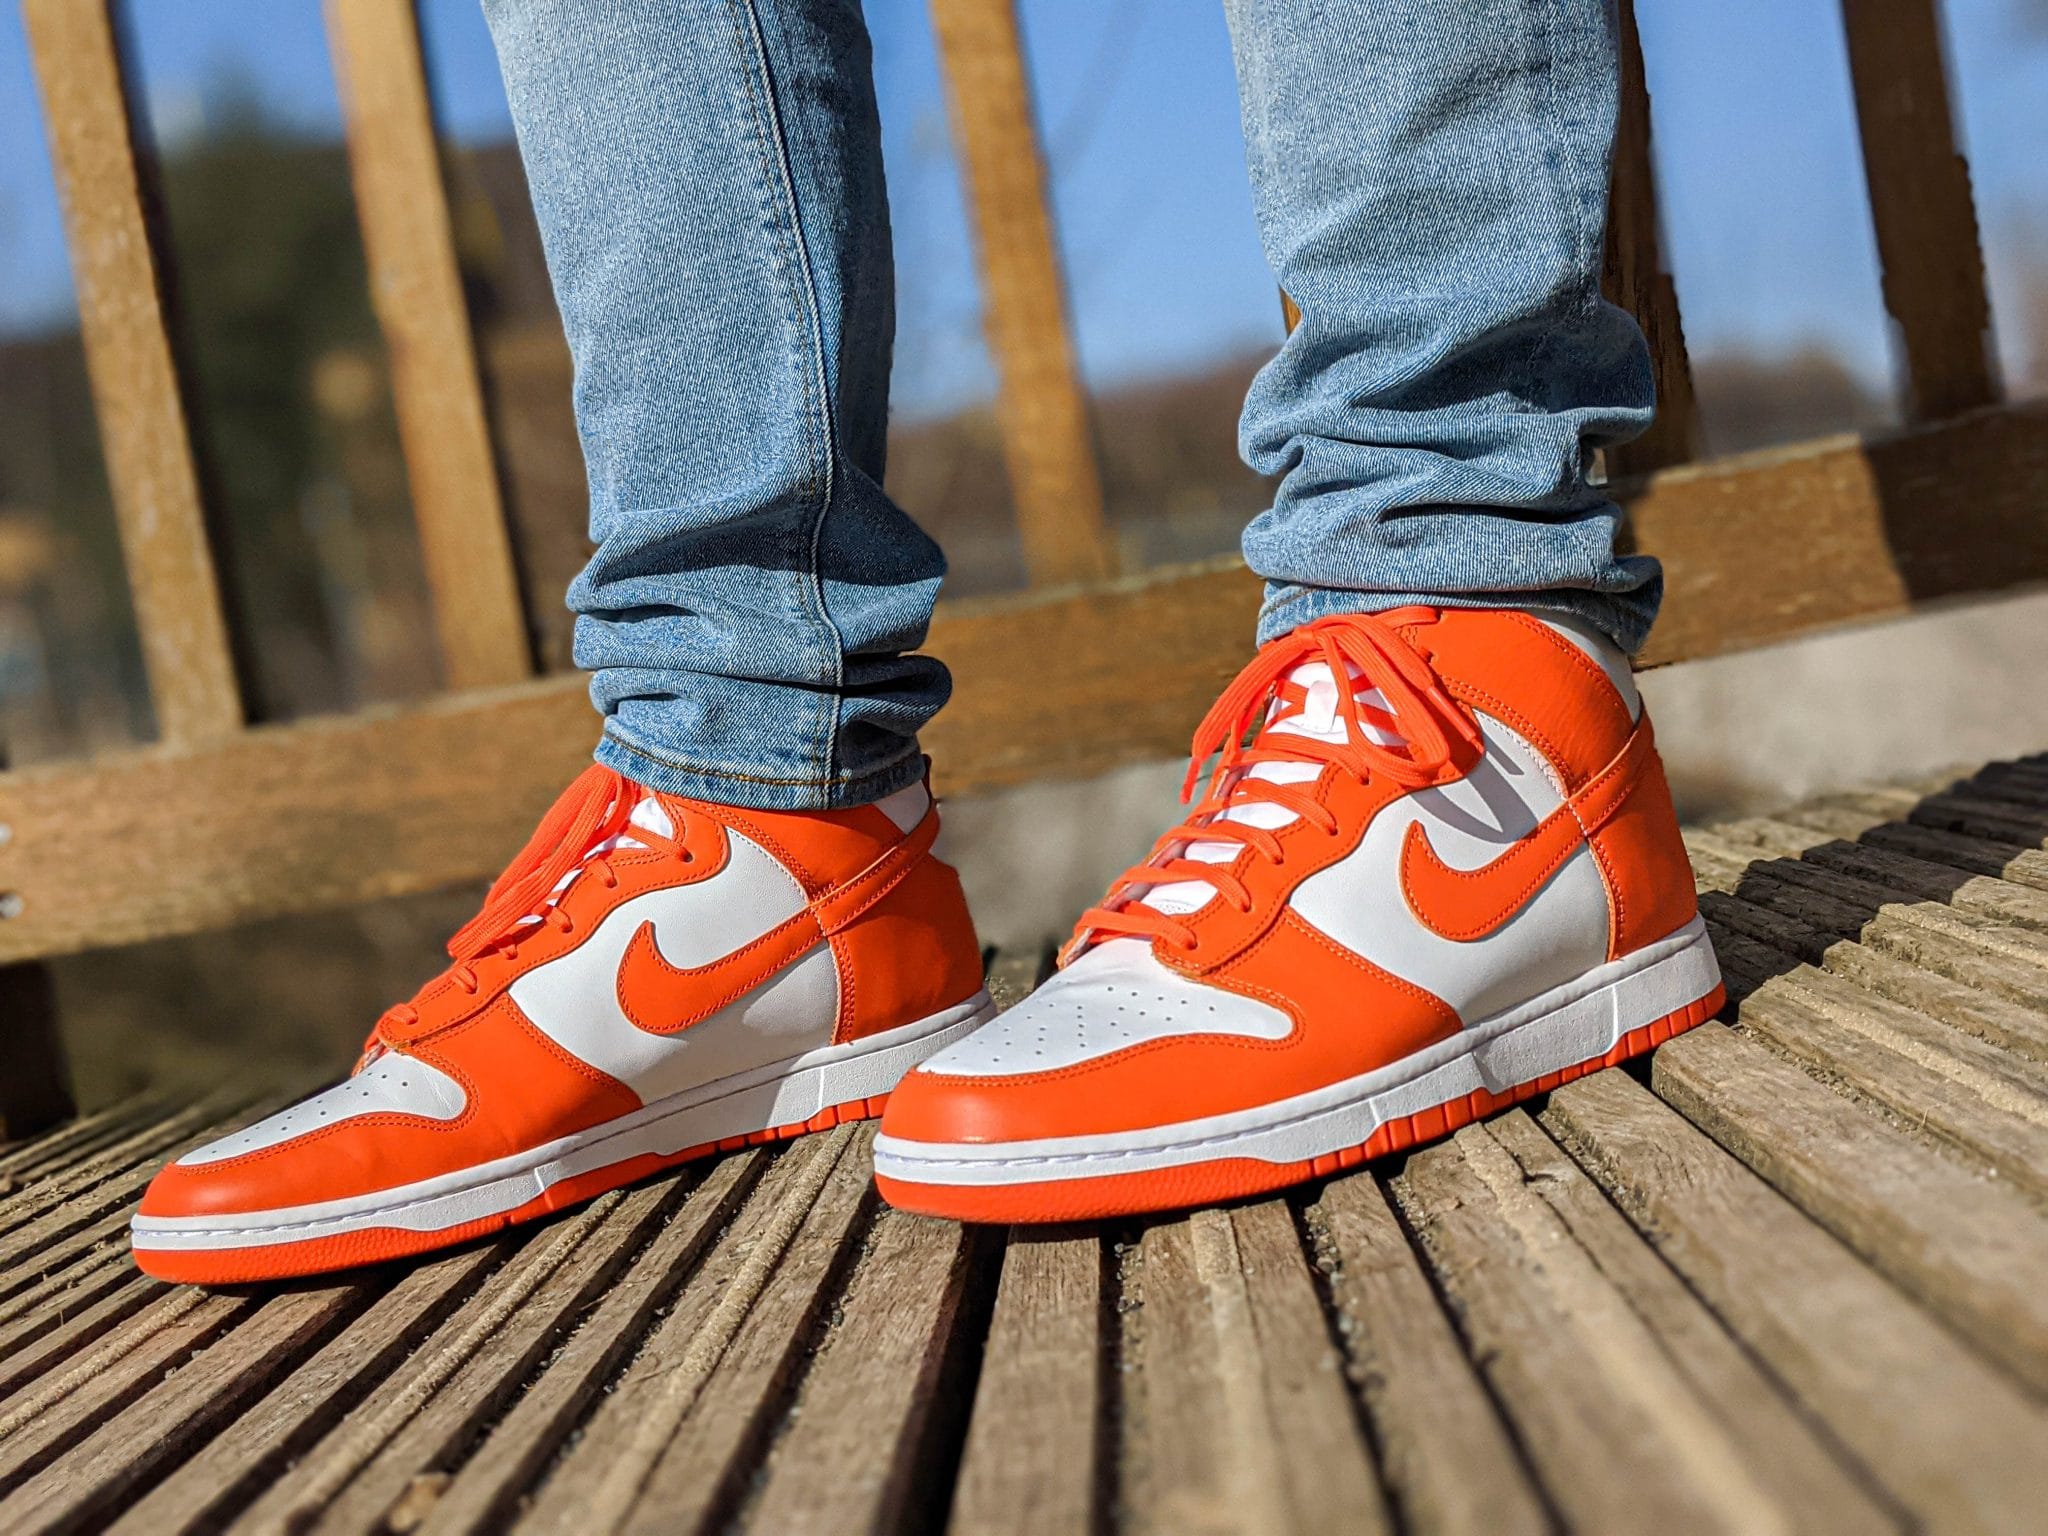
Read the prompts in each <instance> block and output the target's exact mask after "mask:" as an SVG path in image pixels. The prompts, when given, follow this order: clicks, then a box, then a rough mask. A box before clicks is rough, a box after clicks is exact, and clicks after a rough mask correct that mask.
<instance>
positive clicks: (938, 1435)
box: [744, 1208, 996, 1536]
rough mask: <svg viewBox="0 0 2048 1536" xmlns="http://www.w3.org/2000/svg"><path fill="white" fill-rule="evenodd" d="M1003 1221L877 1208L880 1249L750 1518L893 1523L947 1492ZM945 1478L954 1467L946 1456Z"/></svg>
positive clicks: (940, 1502) (936, 1506)
mask: <svg viewBox="0 0 2048 1536" xmlns="http://www.w3.org/2000/svg"><path fill="white" fill-rule="evenodd" d="M993 1236H994V1234H992V1233H988V1232H986V1231H984V1230H982V1229H978V1228H972V1227H963V1226H960V1225H959V1224H958V1223H955V1222H945V1221H932V1220H928V1219H926V1218H924V1217H920V1216H909V1215H905V1214H904V1213H902V1212H900V1211H892V1210H888V1209H886V1208H885V1209H883V1210H881V1211H879V1212H878V1213H877V1214H876V1217H875V1222H874V1226H873V1228H872V1230H871V1231H870V1233H869V1235H868V1242H867V1251H866V1252H865V1253H864V1254H863V1255H862V1256H861V1259H860V1263H859V1266H858V1268H856V1269H855V1271H854V1274H853V1277H852V1279H851V1280H850V1281H849V1283H848V1286H847V1290H846V1294H845V1297H844V1299H843V1300H842V1301H841V1302H840V1303H839V1305H838V1307H837V1308H836V1309H835V1312H836V1314H837V1317H838V1321H837V1322H836V1324H835V1325H834V1326H833V1327H832V1328H831V1330H830V1332H829V1333H827V1335H826V1336H825V1339H824V1341H823V1342H822V1344H820V1345H819V1347H818V1350H817V1353H816V1354H815V1356H814V1357H813V1359H812V1360H811V1362H810V1365H809V1368H808V1370H807V1371H806V1372H805V1375H804V1378H803V1382H802V1384H801V1387H800V1389H799V1391H798V1394H797V1398H796V1401H795V1403H794V1404H793V1405H792V1406H791V1409H790V1413H789V1418H788V1420H787V1424H786V1428H785V1429H784V1431H783V1433H782V1435H781V1437H780V1438H779V1439H778V1440H777V1441H776V1443H775V1446H774V1448H773V1450H772V1451H771V1453H770V1454H769V1456H768V1458H767V1460H766V1462H765V1464H764V1465H763V1466H762V1469H761V1473H760V1477H759V1479H758V1481H757V1487H756V1490H755V1492H754V1495H753V1498H752V1500H751V1501H750V1504H749V1506H748V1508H747V1509H746V1512H745V1518H744V1524H745V1528H746V1529H748V1530H751V1531H759V1532H762V1533H764V1536H782V1533H785V1532H788V1533H791V1536H797V1533H810V1536H839V1533H842V1532H845V1531H893V1530H903V1529H906V1528H909V1527H911V1526H913V1525H916V1524H920V1523H927V1522H929V1521H930V1520H932V1519H933V1517H935V1516H936V1515H937V1514H938V1513H939V1512H941V1511H943V1510H944V1508H945V1505H946V1502H947V1501H946V1499H945V1497H944V1495H945V1493H946V1492H947V1488H946V1486H945V1482H944V1481H943V1480H941V1481H936V1482H935V1481H934V1480H933V1478H932V1472H933V1470H934V1463H935V1457H936V1455H937V1453H939V1452H940V1451H942V1449H943V1444H944V1442H945V1441H946V1440H948V1439H949V1438H952V1437H951V1430H952V1429H953V1428H954V1427H955V1426H952V1425H948V1424H947V1423H945V1422H943V1421H944V1419H945V1418H947V1417H952V1418H956V1419H957V1416H958V1414H959V1413H960V1411H961V1410H962V1408H963V1407H964V1406H965V1405H964V1404H962V1403H958V1402H955V1401H951V1400H949V1394H948V1392H947V1390H946V1389H947V1387H948V1385H949V1378H952V1379H953V1382H954V1384H957V1376H958V1365H959V1364H960V1363H962V1362H963V1357H964V1355H965V1354H966V1353H967V1352H968V1351H970V1350H972V1349H973V1348H975V1347H976V1346H977V1345H978V1343H979V1340H978V1339H969V1338H966V1337H963V1336H962V1335H963V1334H964V1332H965V1328H964V1327H963V1318H964V1316H965V1314H966V1313H967V1312H968V1310H969V1308H970V1306H971V1303H970V1302H969V1299H968V1293H969V1289H970V1287H971V1286H972V1284H973V1280H974V1271H975V1268H976V1265H977V1263H978V1261H980V1260H981V1259H983V1258H984V1257H988V1258H993V1249H994V1247H995V1246H996V1245H995V1244H994V1243H992V1242H990V1241H989V1239H990V1238H991V1237H993ZM938 1471H939V1473H940V1477H941V1479H943V1478H945V1477H946V1476H948V1475H949V1474H950V1472H951V1468H950V1467H944V1466H939V1467H938Z"/></svg>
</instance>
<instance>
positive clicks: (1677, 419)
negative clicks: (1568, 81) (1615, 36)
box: [1602, 0, 1699, 477]
mask: <svg viewBox="0 0 2048 1536" xmlns="http://www.w3.org/2000/svg"><path fill="white" fill-rule="evenodd" d="M1617 19H1618V22H1619V26H1620V37H1619V40H1618V41H1619V45H1620V46H1619V52H1620V56H1621V110H1620V117H1619V120H1618V122H1617V124H1616V127H1615V136H1614V167H1613V171H1612V174H1611V177H1610V187H1609V193H1608V200H1607V252H1606V260H1605V263H1604V265H1605V269H1606V271H1605V281H1604V283H1603V285H1602V286H1603V287H1604V288H1605V290H1606V294H1607V297H1608V298H1609V299H1610V300H1611V301H1613V302H1614V303H1616V304H1619V305H1620V306H1621V307H1622V308H1623V309H1625V310H1627V311H1628V312H1629V313H1630V314H1632V315H1634V316H1635V317H1636V323H1637V324H1638V325H1640V326H1641V327H1642V328H1643V337H1644V339H1645V340H1646V341H1648V342H1649V344H1650V364H1651V367H1652V368H1653V369H1654V370H1655V373H1656V379H1657V417H1656V420H1655V421H1654V422H1652V423H1651V425H1650V429H1649V431H1647V432H1645V433H1644V434H1643V435H1642V436H1641V437H1638V438H1636V439H1635V440H1634V441H1633V442H1629V443H1624V444H1622V445H1621V446H1620V447H1618V448H1614V449H1610V450H1609V451H1608V454H1607V467H1608V473H1609V474H1610V475H1612V476H1615V477H1620V476H1624V475H1642V474H1647V473H1649V472H1650V471H1651V470H1657V469H1663V468H1666V467H1667V466H1669V465H1672V464H1684V463H1687V462H1689V461H1690V460H1692V459H1693V458H1695V457H1697V455H1698V447H1699V408H1698V403H1697V401H1696V400H1695V399H1694V397H1693V385H1692V360H1691V359H1690V358H1689V357H1688V356H1687V355H1686V350H1685V328H1684V326H1683V325H1681V324H1680V322H1679V314H1678V289H1677V288H1676V287H1675V286H1674V285H1673V283H1672V281H1671V274H1670V272H1668V271H1667V270H1666V269H1665V264H1664V254H1663V249H1662V241H1661V239H1660V237H1659V233H1658V211H1657V178H1656V169H1655V165H1654V163H1653V162H1652V160H1651V156H1650V91H1649V86H1648V84H1647V82H1646V81H1645V79H1644V75H1643V44H1642V39H1641V37H1640V36H1639V35H1638V34H1637V31H1636V8H1635V3H1634V0H1621V6H1620V9H1619V15H1618V18H1617Z"/></svg>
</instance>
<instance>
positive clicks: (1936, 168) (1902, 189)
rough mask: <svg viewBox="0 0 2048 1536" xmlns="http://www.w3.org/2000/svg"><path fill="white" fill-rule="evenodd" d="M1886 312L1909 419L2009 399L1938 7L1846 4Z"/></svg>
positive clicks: (1916, 2) (1917, 0) (1926, 2)
mask: <svg viewBox="0 0 2048 1536" xmlns="http://www.w3.org/2000/svg"><path fill="white" fill-rule="evenodd" d="M1842 25H1843V30H1844V32H1845V34H1846V36H1847V39H1848V44H1849V75H1850V78H1851V80H1852V81H1853V82H1854V85H1855V90H1856V122H1857V126H1858V128H1859V129H1860V130H1861V133H1862V137H1863V175H1864V179H1865V181H1866V182H1867V183H1868V184H1869V187H1870V215H1871V220H1872V223H1873V225H1874V226H1875V228H1876V232H1877V254H1878V259H1879V261H1880V262H1881V263H1882V264H1883V267H1884V304H1885V308H1886V309H1888V310H1889V311H1891V315H1892V318H1893V319H1894V320H1896V321H1897V322H1898V326H1899V338H1900V341H1901V344H1902V345H1903V347H1904V349H1905V369H1904V372H1905V375H1906V386H1907V392H1908V400H1907V405H1908V411H1909V416H1910V419H1912V420H1914V421H1937V420H1940V419H1941V418H1942V417H1945V416H1953V415H1955V414H1956V413H1957V412H1959V411H1967V410H1970V409H1973V408H1974V407H1976V406H1980V405H1989V404H1991V403H1992V402H1993V401H1995V400H1996V399H1997V398H1998V381H1997V376H1996V374H1995V372H1994V370H1993V368H1992V364H1991V358H1990V349H1989V345H1988V344H1989V341H1990V328H1991V301H1990V299H1989V298H1988V297H1987V296H1986V294H1985V291H1984V256H1983V252H1982V251H1981V250H1980V249H1979V247H1978V243H1977V207H1976V203H1975V201H1974V200H1973V199H1972V197H1971V195H1970V167H1969V165H1968V163H1967V162H1966V161H1965V160H1964V159H1963V157H1962V155H1961V154H1960V153H1958V152H1957V150H1956V138H1955V124H1954V121H1953V120H1952V118H1951V116H1950V113H1949V101H1948V75H1947V69H1946V67H1945V64H1944V58H1945V55H1944V51H1943V49H1942V42H1941V18H1940V16H1939V15H1938V13H1937V12H1936V10H1935V0H1842Z"/></svg>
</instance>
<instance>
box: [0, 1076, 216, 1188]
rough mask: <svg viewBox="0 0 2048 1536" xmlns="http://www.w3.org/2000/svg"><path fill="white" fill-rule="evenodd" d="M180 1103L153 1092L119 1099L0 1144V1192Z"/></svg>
mask: <svg viewBox="0 0 2048 1536" xmlns="http://www.w3.org/2000/svg"><path fill="white" fill-rule="evenodd" d="M179 1107H181V1106H177V1105H173V1104H168V1103H166V1102H164V1101H163V1099H162V1098H161V1097H160V1096H157V1095H139V1096H137V1097H135V1098H130V1099H123V1100H122V1101H121V1102H120V1103H118V1104H116V1105H113V1106H112V1107H110V1108H107V1109H103V1110H100V1111H99V1112H97V1113H96V1114H90V1115H81V1116H80V1117H79V1118H77V1119H76V1120H72V1121H70V1122H68V1123H67V1124H64V1125H60V1126H56V1127H53V1128H52V1129H51V1130H50V1131H49V1132H48V1133H47V1134H45V1135H41V1136H35V1137H31V1138H30V1139H29V1140H27V1141H22V1142H16V1143H14V1144H13V1145H11V1146H0V1195H11V1194H13V1193H15V1192H16V1191H17V1190H20V1189H22V1188H25V1187H26V1186H27V1185H28V1184H30V1183H32V1182H34V1181H36V1180H38V1179H42V1178H45V1177H47V1176H48V1175H49V1174H51V1173H54V1172H56V1171H57V1170H59V1169H62V1168H67V1167H69V1166H71V1165H72V1164H74V1163H77V1162H79V1161H81V1160H83V1159H84V1158H87V1157H90V1156H92V1155H93V1154H94V1153H95V1152H97V1151H99V1150H101V1149H102V1148H104V1147H106V1146H108V1145H110V1144H111V1143H113V1142H115V1141H118V1140H119V1139H120V1138H121V1137H122V1136H123V1135H124V1134H125V1133H127V1132H129V1131H132V1130H135V1129H137V1128H139V1126H140V1125H141V1124H142V1122H143V1121H144V1120H146V1119H148V1118H149V1117H151V1116H152V1115H154V1116H155V1117H157V1118H159V1119H160V1118H162V1117H163V1116H164V1115H166V1114H169V1113H171V1112H172V1111H173V1110H174V1109H176V1108H179Z"/></svg>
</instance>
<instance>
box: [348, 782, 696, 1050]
mask: <svg viewBox="0 0 2048 1536" xmlns="http://www.w3.org/2000/svg"><path fill="white" fill-rule="evenodd" d="M645 794H646V791H645V790H643V789H642V788H640V786H639V785H637V784H635V783H633V782H632V781H631V780H630V779H628V778H626V777H625V775H623V774H621V773H618V772H617V771H615V770H614V769H611V768H607V767H605V766H604V765H603V764H602V763H592V764H591V765H590V766H589V767H588V768H586V769H584V770H583V772H582V773H580V774H578V775H577V776H576V778H575V779H574V780H573V781H572V782H571V783H570V785H569V787H568V788H567V789H565V790H564V791H562V794H561V797H560V798H559V799H557V800H556V801H555V803H554V805H553V806H551V807H550V808H549V809H548V813H547V815H545V816H543V817H542V818H541V821H540V825H539V826H538V827H536V828H534V831H533V836H532V837H530V838H528V839H527V840H526V846H525V847H524V848H522V849H520V850H519V852H518V853H517V854H515V855H514V856H513V859H512V862H511V863H510V864H509V865H507V866H506V867H505V872H504V873H503V874H502V875H500V876H498V878H497V880H496V881H494V882H493V883H492V885H491V888H490V890H489V892H488V893H487V894H486V895H485V896H484V904H483V907H482V909H481V910H480V911H478V913H477V915H476V916H475V917H473V918H471V919H470V920H469V921H468V922H466V923H464V924H463V925H462V927H461V928H459V929H457V930H456V932H455V936H454V937H453V938H451V939H450V940H449V941H448V957H449V959H451V960H453V961H454V962H455V964H454V965H453V966H452V967H450V968H449V970H447V971H446V972H444V973H443V974H444V975H446V976H448V977H450V978H452V979H453V980H454V982H455V984H456V985H457V986H459V987H461V988H462V989H463V990H464V991H465V992H469V993H472V994H474V993H475V992H476V990H477V988H478V985H479V983H478V978H477V973H476V970H475V966H474V962H475V961H477V960H479V959H481V958H482V957H483V956H484V955H486V954H488V953H491V952H492V951H496V952H497V953H498V954H500V955H503V956H505V957H506V958H508V959H516V958H518V954H519V944H518V936H519V934H520V933H521V931H522V930H524V929H525V928H528V927H530V926H531V923H530V922H529V919H533V920H537V921H539V922H543V923H546V924H547V925H548V926H550V927H552V928H554V929H555V930H556V931H558V932H561V933H569V932H572V931H573V930H574V928H575V923H574V922H573V921H572V920H571V919H570V917H569V915H568V914H567V913H565V912H564V911H562V909H561V907H560V906H559V905H558V904H556V903H555V902H554V901H552V900H551V898H552V897H553V896H554V894H555V888H556V886H558V885H560V884H561V882H562V880H563V878H564V877H565V876H567V875H568V874H569V873H570V872H571V871H573V870H578V869H579V868H580V870H581V873H582V875H584V876H593V877H595V878H597V879H600V880H602V881H603V882H604V887H605V889H606V890H611V889H613V888H614V887H615V886H617V885H618V883H619V878H618V875H617V874H616V873H615V872H614V871H613V869H612V866H611V861H610V860H609V859H608V858H607V857H606V856H605V850H606V849H607V848H608V846H609V845H610V844H611V842H612V840H613V839H614V838H617V837H620V836H621V835H624V834H626V833H627V832H628V828H629V824H630V832H631V836H632V838H633V840H634V841H635V842H636V843H640V844H642V845H644V846H646V847H648V848H654V849H660V850H663V851H667V852H672V853H674V852H680V853H681V856H682V857H683V858H684V859H686V860H687V859H688V858H689V857H690V855H689V854H688V853H687V852H684V851H683V850H682V844H681V841H680V839H678V838H676V837H664V836H662V835H661V834H660V833H658V832H656V831H654V830H653V829H652V828H650V827H645V826H642V825H640V824H638V823H634V822H632V815H633V807H634V806H636V805H638V804H639V803H640V800H641V798H642V796H644V795H645ZM593 850H597V851H593ZM429 985H430V986H431V985H432V983H429ZM419 1018H420V1015H419V1010H418V1009H417V1008H416V1007H414V1006H413V1005H412V1004H411V1003H398V1004H395V1005H394V1006H392V1007H390V1008H388V1009H386V1010H385V1011H384V1015H383V1017H382V1018H380V1019H378V1021H377V1027H376V1029H375V1030H373V1031H372V1032H371V1034H370V1038H369V1040H368V1042H367V1043H366V1045H365V1050H366V1052H367V1051H369V1050H373V1049H375V1048H376V1047H378V1046H380V1045H388V1044H390V1043H391V1040H392V1037H391V1035H390V1034H388V1033H387V1031H389V1030H397V1031H401V1032H402V1031H404V1030H408V1029H411V1028H412V1027H413V1026H415V1025H416V1024H418V1023H419Z"/></svg>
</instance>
